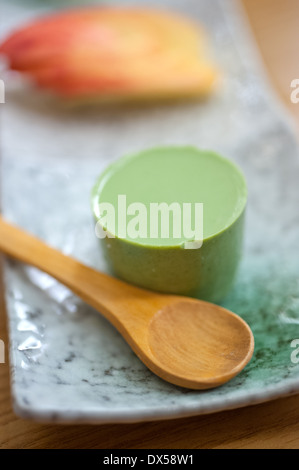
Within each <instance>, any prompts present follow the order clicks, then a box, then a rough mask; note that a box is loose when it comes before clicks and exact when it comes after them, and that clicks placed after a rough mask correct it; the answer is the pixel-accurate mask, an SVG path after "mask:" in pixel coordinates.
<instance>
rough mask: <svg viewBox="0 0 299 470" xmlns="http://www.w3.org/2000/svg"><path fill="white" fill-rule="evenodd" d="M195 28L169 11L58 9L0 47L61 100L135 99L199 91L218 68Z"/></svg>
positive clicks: (201, 92)
mask: <svg viewBox="0 0 299 470" xmlns="http://www.w3.org/2000/svg"><path fill="white" fill-rule="evenodd" d="M204 46H205V35H204V33H203V31H202V30H201V29H200V28H199V27H198V25H195V24H193V23H192V22H190V21H189V20H187V19H185V18H183V17H180V16H179V15H175V14H172V13H168V12H160V11H155V10H149V9H141V8H135V7H134V8H133V7H131V8H120V7H119V8H116V7H114V8H113V7H94V8H87V9H86V8H85V9H74V10H68V11H64V12H62V13H56V14H53V15H50V16H47V17H44V18H41V19H39V20H36V21H35V22H33V23H31V24H29V25H28V26H25V27H24V28H21V29H19V30H17V31H15V32H14V33H13V34H12V35H11V36H9V37H8V38H7V39H6V40H5V41H4V42H3V43H2V44H0V53H1V54H4V55H5V56H6V57H7V59H8V63H9V66H10V68H11V69H12V70H17V71H19V72H22V73H25V74H27V75H29V76H30V77H32V78H33V80H34V81H35V82H36V83H37V84H38V85H39V86H40V87H42V88H46V89H49V90H52V91H54V92H56V93H58V94H59V95H61V96H63V97H68V98H77V99H79V98H80V99H87V100H91V99H94V98H98V99H103V100H110V99H122V100H130V99H139V98H153V97H157V98H163V97H164V98H171V97H189V96H201V95H205V94H207V93H209V92H210V90H211V89H212V86H213V84H214V82H215V79H216V76H217V72H216V69H215V68H214V66H213V65H211V64H210V61H209V60H208V59H207V57H206V56H205V47H204Z"/></svg>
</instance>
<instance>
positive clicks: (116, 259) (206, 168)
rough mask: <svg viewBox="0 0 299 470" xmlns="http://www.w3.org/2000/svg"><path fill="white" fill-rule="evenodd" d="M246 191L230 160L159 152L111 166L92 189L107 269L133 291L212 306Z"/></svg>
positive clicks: (181, 150)
mask: <svg viewBox="0 0 299 470" xmlns="http://www.w3.org/2000/svg"><path fill="white" fill-rule="evenodd" d="M246 200H247V187H246V182H245V179H244V176H243V175H242V173H241V172H240V170H239V169H238V168H237V167H236V166H235V165H234V164H233V163H232V162H231V161H230V160H227V159H225V158H223V157H221V156H219V155H217V154H216V153H214V152H211V151H207V150H199V149H196V148H193V147H177V146H175V147H160V148H153V149H149V150H145V151H142V152H140V153H137V154H134V155H128V156H125V157H123V158H121V159H120V160H118V161H117V162H115V163H113V164H112V165H110V166H109V167H108V168H107V169H106V170H105V171H104V172H103V173H102V175H101V176H100V177H99V179H98V180H97V182H96V184H95V186H94V188H93V190H92V210H93V214H94V217H95V220H96V222H97V223H96V234H97V236H98V238H99V239H100V241H101V244H102V247H103V249H104V253H105V257H106V260H107V262H108V264H109V267H110V270H112V272H113V273H114V274H115V275H116V276H118V277H119V278H121V279H124V280H126V281H127V282H130V283H133V284H135V285H138V286H141V287H144V288H147V289H152V290H157V291H160V292H166V293H173V294H181V295H188V296H193V297H198V298H200V299H204V300H208V301H212V302H219V301H221V300H222V299H223V298H224V296H225V295H226V293H227V292H228V290H229V289H230V287H231V285H232V282H233V279H234V276H235V273H236V269H237V266H238V262H239V260H240V256H241V251H242V235H243V222H244V212H245V206H246Z"/></svg>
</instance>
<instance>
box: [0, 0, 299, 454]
mask: <svg viewBox="0 0 299 470" xmlns="http://www.w3.org/2000/svg"><path fill="white" fill-rule="evenodd" d="M243 4H244V5H245V9H246V10H247V13H248V15H249V19H250V22H251V24H252V29H253V31H254V34H255V36H256V38H257V42H258V44H259V46H260V49H261V53H262V56H263V58H264V61H265V64H266V67H267V69H268V71H269V75H270V77H271V79H272V82H273V84H274V86H275V87H276V89H277V90H278V93H279V94H280V95H281V97H282V99H283V101H284V102H285V103H286V106H287V107H288V108H289V109H290V111H291V113H292V114H293V116H294V118H295V120H296V122H297V124H298V133H299V103H298V104H297V105H296V104H292V103H291V101H290V91H291V90H290V82H291V80H292V79H294V78H299V58H298V53H297V51H298V45H299V0H243ZM0 338H1V339H3V340H4V341H5V344H6V345H7V344H8V340H7V333H6V325H5V311H4V304H3V292H2V289H1V288H0ZM298 447H299V395H298V396H293V397H289V398H283V399H279V400H275V401H272V402H269V403H265V404H262V405H256V406H251V407H247V408H242V409H239V410H234V411H227V412H222V413H216V414H214V415H208V416H198V417H193V418H188V419H178V420H172V421H161V422H152V423H141V424H122V425H115V424H114V425H103V426H87V425H80V426H62V425H60V426H53V425H41V424H37V423H34V422H30V421H25V420H22V419H20V418H17V417H16V416H15V415H14V413H13V411H12V408H11V402H10V389H9V367H8V364H7V362H6V364H0V448H2V449H7V448H9V449H12V448H14V449H17V448H51V449H55V448H106V449H113V448H121V449H138V448H144V449H146V448H150V449H158V448H160V449H171V448H172V449H198V448H237V449H238V448H283V449H285V448H298Z"/></svg>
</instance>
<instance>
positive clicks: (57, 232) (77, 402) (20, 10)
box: [1, 0, 299, 423]
mask: <svg viewBox="0 0 299 470" xmlns="http://www.w3.org/2000/svg"><path fill="white" fill-rule="evenodd" d="M81 3H82V2H81ZM109 3H111V2H109ZM112 3H113V2H112ZM123 3H127V2H123ZM130 3H134V2H130ZM135 3H136V4H138V5H140V4H141V3H145V2H143V1H141V0H139V1H138V2H135ZM150 3H151V5H152V4H156V5H159V6H164V7H169V8H173V9H175V10H178V11H183V12H185V13H186V14H189V15H190V16H191V17H193V18H197V19H199V20H200V21H201V22H202V23H204V24H205V26H206V28H207V29H208V30H209V31H210V34H211V37H212V45H213V50H214V52H215V58H216V60H217V62H218V63H219V65H220V68H221V69H222V71H223V77H222V83H221V85H220V86H219V90H218V92H217V93H215V95H214V96H213V97H212V98H211V99H209V100H206V101H205V102H202V103H181V104H178V103H177V104H173V105H170V104H168V105H163V106H157V105H155V106H154V105H153V106H145V107H143V106H139V107H125V108H124V107H122V108H117V107H114V108H105V109H99V108H97V109H92V110H86V109H85V110H84V109H80V110H74V109H68V108H65V107H62V106H59V105H57V103H56V104H55V103H52V102H51V101H49V100H48V99H47V98H46V97H43V96H42V95H41V94H39V93H37V92H34V93H33V92H32V93H28V87H26V86H23V85H21V84H19V83H18V84H16V81H15V80H14V81H9V80H8V79H6V85H7V86H6V104H5V105H3V106H2V108H1V111H2V112H1V127H2V141H1V153H2V186H1V188H2V205H3V212H4V216H5V217H6V218H7V219H8V220H10V221H12V222H14V223H16V224H18V225H19V226H22V227H24V228H25V229H27V230H29V231H31V232H32V233H34V234H36V235H37V236H39V237H41V238H43V239H44V240H46V241H47V242H48V243H50V244H52V245H53V246H55V247H57V248H59V249H61V250H63V251H64V252H66V253H68V254H71V255H72V256H75V257H77V258H78V259H80V260H81V261H83V262H85V263H87V264H89V265H91V266H94V267H97V268H99V269H101V270H105V264H104V261H103V259H102V257H101V251H100V248H99V246H98V244H97V240H96V238H95V236H94V235H93V233H94V232H93V221H92V217H91V213H90V206H89V192H90V188H91V186H92V184H93V183H94V180H95V178H96V176H97V175H98V174H99V173H100V172H101V171H102V170H103V168H104V167H105V166H106V165H107V164H108V163H110V162H111V161H113V160H115V159H117V158H118V157H120V156H121V155H123V154H125V153H128V152H132V151H137V150H140V149H142V148H145V147H148V146H152V145H153V144H154V145H161V144H169V143H172V144H176V143H177V144H194V145H197V146H200V147H203V148H210V149H214V150H217V151H220V152H221V153H223V154H224V155H226V156H228V157H229V158H232V159H233V160H234V161H236V162H237V163H238V164H239V165H240V166H241V168H242V169H243V171H244V173H245V175H246V178H247V181H248V187H249V205H248V211H247V221H246V240H245V247H244V257H243V261H242V264H241V267H240V270H239V273H238V278H237V281H236V283H235V286H234V288H233V290H232V291H231V293H230V294H229V296H228V297H227V298H226V300H225V302H224V306H225V307H227V308H229V309H231V310H233V311H234V312H236V313H237V314H239V315H241V316H242V317H243V318H244V319H245V320H246V321H247V322H248V323H249V325H250V326H251V328H252V330H253V332H254V335H255V341H256V348H255V353H254V356H253V359H252V361H251V362H250V364H249V365H248V366H247V367H246V368H245V370H244V371H243V372H242V373H241V374H240V375H239V376H237V377H236V378H235V379H233V380H232V381H231V382H229V383H227V384H226V385H224V386H222V387H220V388H217V389H214V390H210V391H204V392H199V391H191V390H187V389H182V388H179V387H176V386H173V385H170V384H168V383H166V382H164V381H162V380H161V379H159V378H158V377H156V376H155V375H153V374H152V373H151V372H150V371H149V370H147V369H146V367H145V366H144V365H143V364H142V363H141V362H140V361H139V360H138V358H137V357H136V356H135V355H134V353H133V352H132V351H131V350H130V348H129V347H128V346H127V345H126V343H125V342H124V340H123V339H122V338H121V337H120V335H119V334H118V333H117V332H116V331H115V329H114V328H113V327H112V326H110V324H108V323H107V321H106V320H105V319H104V318H102V317H101V316H100V315H99V314H98V313H97V312H95V311H94V310H92V309H91V308H89V307H88V306H86V305H85V304H84V303H83V302H82V301H81V300H80V299H78V298H76V297H75V296H74V295H73V294H72V293H71V292H70V291H69V290H67V289H66V288H65V287H63V286H62V285H60V284H59V283H57V282H56V281H55V280H53V279H52V278H50V277H48V276H47V275H45V274H43V273H41V272H39V271H37V270H35V269H33V268H30V267H26V266H22V265H21V264H19V263H15V262H14V263H13V262H6V265H5V278H6V300H7V312H8V316H9V326H10V352H11V355H10V360H11V368H12V395H13V401H14V407H15V411H16V413H17V414H19V415H21V416H23V417H28V418H34V419H38V420H42V421H55V422H73V423H74V422H75V423H79V422H90V423H102V422H124V421H142V420H153V419H163V418H174V417H179V416H189V415H196V414H201V413H209V412H215V411H219V410H224V409H229V408H236V407H239V406H245V405H249V404H253V403H258V402H262V401H266V400H269V399H272V398H275V397H279V396H282V395H287V394H291V393H295V392H298V391H299V365H298V364H297V365H296V363H294V362H292V360H291V353H292V352H293V353H294V354H293V358H294V357H295V358H296V354H295V351H294V349H293V348H292V347H291V341H292V340H294V339H296V338H299V255H298V241H299V219H298V207H299V184H298V181H299V152H298V144H297V142H296V140H295V138H294V133H293V130H292V128H291V125H290V123H289V122H288V118H287V117H286V115H285V113H284V110H283V109H282V108H281V106H280V105H279V104H278V102H277V99H276V98H275V97H273V96H272V93H271V91H270V90H269V85H268V82H267V80H266V79H265V77H264V75H263V71H262V69H261V67H260V65H259V60H258V58H257V56H256V52H255V48H254V47H253V46H252V39H251V36H250V34H249V33H248V29H247V24H246V22H245V20H244V17H243V14H242V11H240V9H239V6H238V4H235V3H233V2H232V1H229V0H214V1H213V7H211V2H210V1H209V0H206V1H199V0H168V1H162V2H161V1H159V2H158V1H151V2H150ZM65 4H67V2H54V1H53V0H52V2H49V3H47V2H38V1H33V0H31V1H29V0H28V1H25V0H22V1H21V0H20V1H16V0H15V1H12V0H10V1H9V2H8V1H7V2H5V5H3V6H2V10H3V15H4V17H5V20H6V23H5V27H4V28H3V29H4V30H5V31H4V30H3V31H2V34H5V33H6V32H8V31H9V30H11V29H12V28H13V27H15V26H17V25H18V24H21V23H22V22H23V21H24V20H25V19H29V18H32V17H34V16H35V15H37V14H39V13H41V12H44V11H46V10H47V9H51V8H53V7H54V6H55V7H59V8H60V7H61V6H62V5H65ZM69 4H74V2H69ZM12 83H13V84H14V85H12ZM115 296H117V292H115Z"/></svg>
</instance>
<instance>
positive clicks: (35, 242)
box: [0, 217, 153, 328]
mask: <svg viewBox="0 0 299 470" xmlns="http://www.w3.org/2000/svg"><path fill="white" fill-rule="evenodd" d="M0 251H2V252H4V253H5V254H7V255H9V256H11V257H12V258H15V259H17V260H19V261H22V262H24V263H27V264H30V265H32V266H35V267H36V268H38V269H41V270H42V271H44V272H46V273H48V274H50V275H51V276H53V277H54V278H55V279H57V280H58V281H59V282H61V283H63V284H64V285H65V286H67V287H69V288H70V289H71V290H72V291H73V292H74V293H75V294H77V295H78V296H79V297H81V298H82V299H83V300H84V301H85V302H86V303H88V304H89V305H91V306H92V307H94V308H95V309H96V310H99V311H100V312H101V313H102V314H103V315H104V316H106V317H107V318H108V320H109V321H111V322H112V323H113V324H114V326H116V327H117V328H119V326H120V324H119V320H121V322H122V323H123V322H125V320H126V317H128V316H129V315H130V316H131V312H132V311H133V310H135V309H136V302H137V303H138V301H140V302H141V301H142V300H143V301H144V300H145V299H146V297H149V296H153V294H151V293H150V292H147V291H146V290H143V289H139V288H138V287H134V286H131V285H129V284H127V283H125V282H122V281H120V280H118V279H115V278H113V277H111V276H109V275H107V274H104V273H101V272H99V271H96V270H95V269H92V268H89V267H88V266H85V265H84V264H82V263H80V262H79V261H77V260H75V259H74V258H71V257H69V256H66V255H64V254H63V253H61V252H60V251H58V250H56V249H54V248H51V247H50V246H48V245H46V244H45V243H43V242H42V241H41V240H39V239H38V238H36V237H34V236H32V235H30V234H28V233H26V232H24V231H23V230H21V229H19V228H17V227H15V226H13V225H11V224H9V223H7V222H5V221H4V220H3V218H1V217H0ZM133 303H134V305H135V309H131V304H133Z"/></svg>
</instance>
